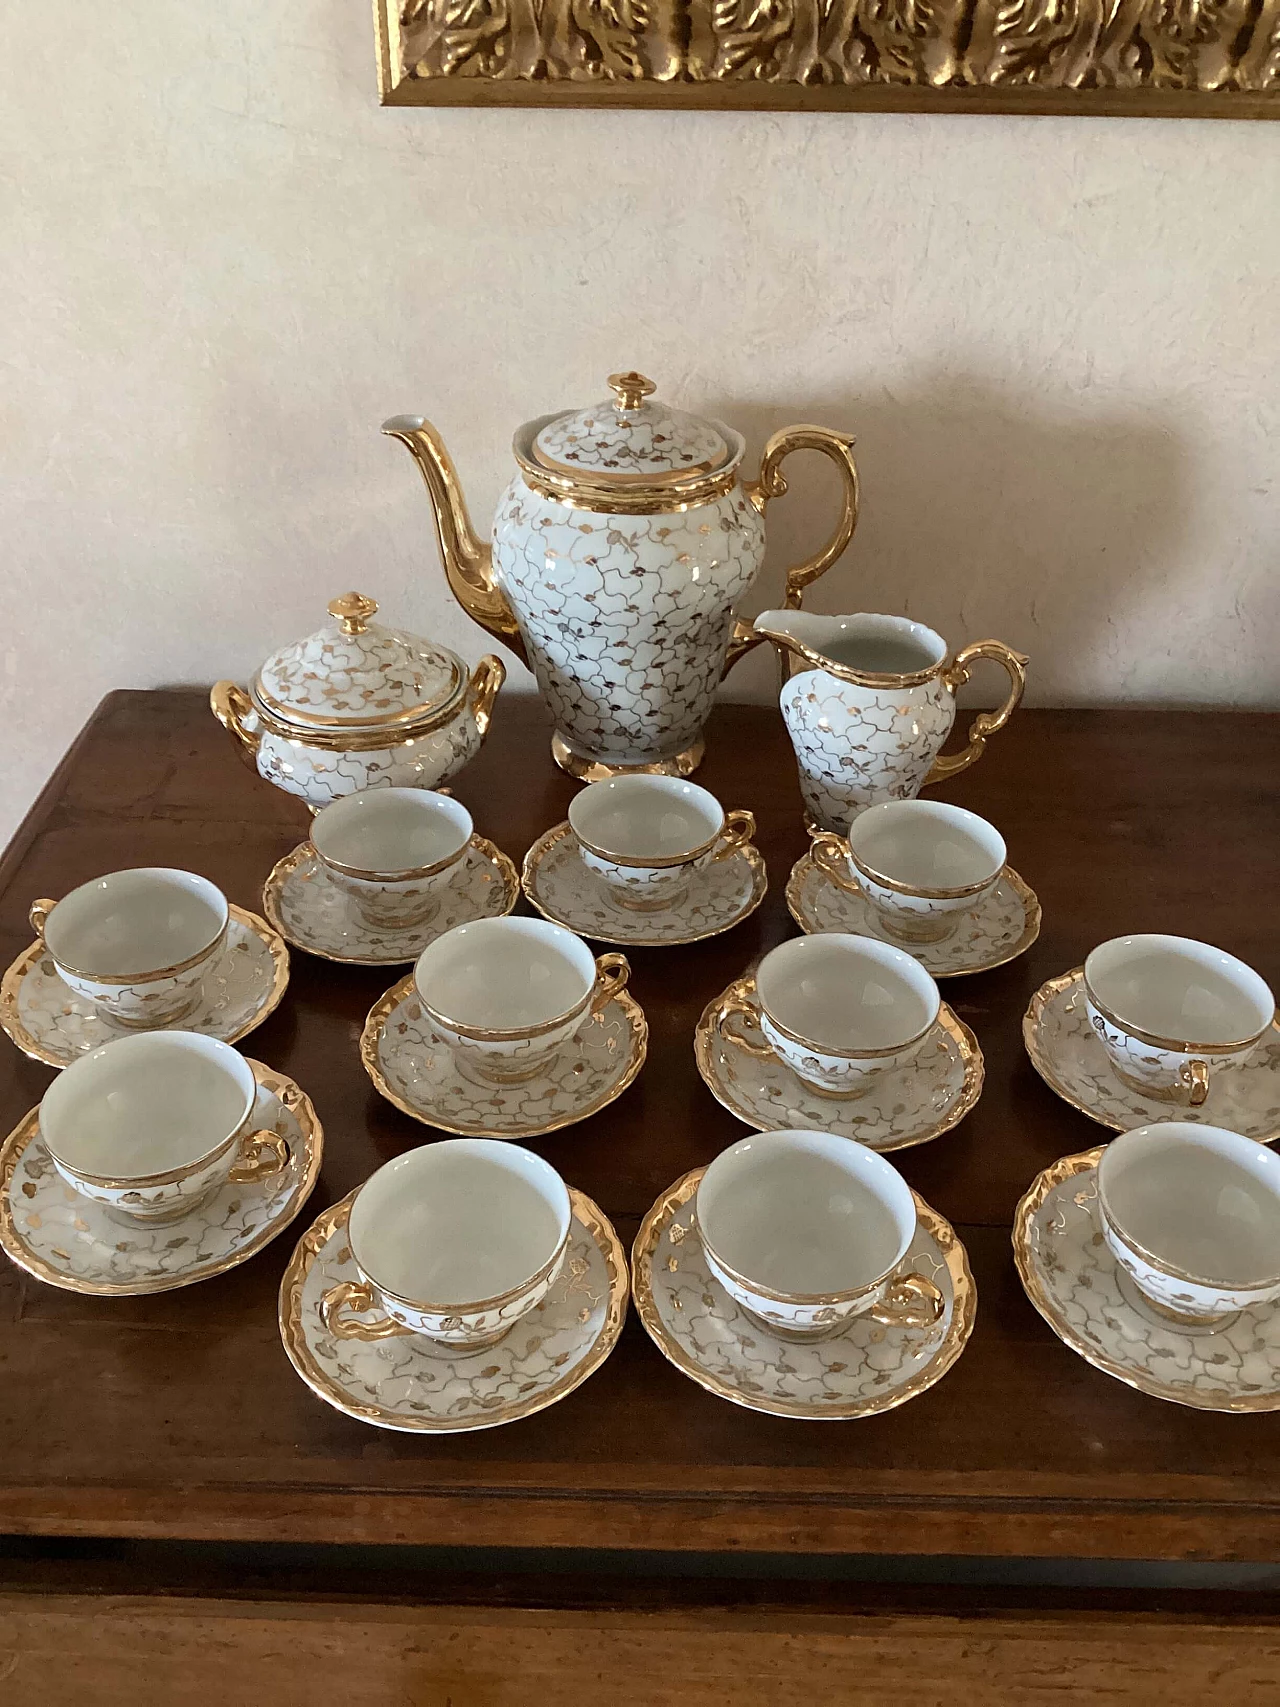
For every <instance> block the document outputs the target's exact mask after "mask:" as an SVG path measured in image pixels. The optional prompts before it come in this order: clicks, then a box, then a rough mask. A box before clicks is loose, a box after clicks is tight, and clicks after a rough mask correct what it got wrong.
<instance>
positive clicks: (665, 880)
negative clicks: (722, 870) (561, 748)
mask: <svg viewBox="0 0 1280 1707" xmlns="http://www.w3.org/2000/svg"><path fill="white" fill-rule="evenodd" d="M569 827H570V829H571V830H572V831H573V834H574V839H575V840H576V842H577V844H578V852H579V854H580V856H581V858H582V863H583V864H584V865H585V866H586V868H587V870H588V871H589V872H591V874H592V876H593V877H595V878H597V879H598V880H599V882H600V884H601V886H602V888H603V889H604V892H605V895H606V896H607V897H608V899H609V900H611V901H613V902H615V903H616V904H617V905H618V906H620V907H626V908H629V909H631V910H632V911H634V912H642V913H643V912H658V911H661V910H662V909H664V908H666V907H672V906H675V905H676V904H677V903H678V902H679V901H681V900H682V899H683V897H684V895H685V892H686V891H687V889H688V887H689V880H690V878H691V877H692V876H693V874H694V872H695V871H698V870H700V869H701V868H702V867H703V866H706V865H710V864H712V863H714V862H715V861H717V860H722V859H728V858H729V856H730V855H731V854H733V853H736V852H737V850H738V849H739V848H741V847H744V846H745V845H746V844H747V843H748V842H749V841H750V840H751V838H752V836H754V835H755V831H756V821H755V817H754V815H753V814H752V813H750V812H747V811H745V810H734V811H732V812H726V811H725V810H724V808H723V807H722V806H721V804H720V802H719V801H718V800H717V799H716V797H715V795H714V794H711V793H709V792H708V791H707V790H706V789H705V788H699V787H698V785H697V784H696V783H692V782H684V781H682V780H681V779H680V778H679V777H674V776H619V777H611V778H609V779H608V780H607V781H604V782H593V783H591V784H590V785H589V786H588V787H587V788H584V789H583V790H582V791H581V793H579V794H577V795H575V796H574V798H573V801H572V803H571V804H570V807H569Z"/></svg>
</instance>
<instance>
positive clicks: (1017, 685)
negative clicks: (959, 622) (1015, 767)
mask: <svg viewBox="0 0 1280 1707" xmlns="http://www.w3.org/2000/svg"><path fill="white" fill-rule="evenodd" d="M979 658H990V659H991V660H992V662H993V663H996V664H1000V665H1002V666H1003V667H1004V669H1005V670H1007V671H1008V674H1009V692H1008V693H1007V694H1006V696H1005V701H1004V704H1003V705H1002V706H1001V707H1000V708H999V710H997V711H980V712H979V713H978V715H977V716H976V717H975V718H974V720H973V722H972V723H971V724H970V725H969V744H968V746H967V747H965V748H964V749H963V750H962V751H961V752H958V753H949V754H947V755H946V756H945V757H942V758H936V759H935V760H934V761H933V767H932V769H931V770H930V772H929V774H928V776H927V777H925V779H924V781H923V782H922V783H921V784H920V786H921V788H928V786H929V784H930V783H933V782H943V781H945V779H946V778H947V777H949V776H958V775H959V774H960V772H961V771H962V770H967V769H968V768H969V766H970V765H971V764H972V763H973V761H974V760H975V759H980V758H981V757H982V754H983V750H984V749H985V747H986V745H987V736H988V735H994V734H995V732H996V730H997V729H1003V728H1004V726H1005V724H1006V723H1007V722H1008V721H1009V719H1010V718H1011V717H1012V716H1013V714H1014V712H1015V711H1016V710H1017V709H1018V702H1019V700H1021V698H1022V690H1023V688H1024V687H1026V685H1027V664H1028V662H1029V660H1028V658H1027V655H1026V653H1025V652H1015V651H1014V650H1013V648H1012V646H1006V645H1005V643H1004V641H1003V640H975V641H974V643H973V645H972V646H966V647H964V648H963V649H962V650H961V651H959V652H957V653H956V655H955V657H954V658H953V659H952V660H951V662H950V664H948V665H947V667H946V669H945V670H944V671H943V672H942V680H943V682H944V684H945V685H946V686H947V687H948V688H950V689H951V692H952V693H955V692H957V690H958V689H960V688H962V687H963V686H964V684H965V683H966V682H967V681H968V680H969V676H970V674H971V672H972V669H973V666H974V664H976V663H977V661H978V659H979Z"/></svg>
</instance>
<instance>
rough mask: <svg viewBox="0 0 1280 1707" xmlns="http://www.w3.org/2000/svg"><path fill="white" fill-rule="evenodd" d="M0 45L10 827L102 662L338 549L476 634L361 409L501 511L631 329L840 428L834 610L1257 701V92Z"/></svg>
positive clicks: (1274, 529) (310, 599) (335, 565)
mask: <svg viewBox="0 0 1280 1707" xmlns="http://www.w3.org/2000/svg"><path fill="white" fill-rule="evenodd" d="M0 39H2V40H3V42H4V52H3V56H2V57H0V255H2V256H3V264H2V265H0V446H2V456H0V551H2V555H0V564H2V565H3V569H2V570H0V573H2V574H3V581H4V587H5V592H6V618H7V620H6V622H5V624H4V627H3V631H2V634H0V662H2V668H0V714H2V716H3V723H4V728H5V731H6V739H5V742H4V755H5V756H4V759H3V761H2V764H3V776H2V778H0V782H2V787H0V833H3V832H7V830H8V829H9V828H11V826H12V824H13V823H14V822H15V821H16V819H17V817H18V815H19V814H20V812H21V811H22V810H23V809H24V808H25V806H26V805H27V803H28V801H29V799H30V798H31V796H32V795H33V794H34V793H35V791H36V789H37V788H38V786H39V784H40V782H41V781H42V779H43V778H44V776H45V775H46V773H47V772H48V770H49V769H50V768H51V766H52V765H53V763H54V762H55V761H56V759H57V757H58V755H59V754H60V753H61V752H62V750H63V749H64V748H65V746H66V744H67V743H68V742H69V740H70V739H71V737H72V736H73V734H74V733H75V731H76V729H77V728H78V727H79V725H80V724H81V722H82V721H83V720H84V718H85V717H86V716H87V714H88V713H89V711H90V710H91V709H92V707H93V705H94V704H95V703H96V701H97V700H98V698H99V697H100V696H101V695H102V694H103V693H104V692H106V691H107V690H108V689H109V688H112V687H114V686H118V685H135V686H153V685H158V684H166V683H175V682H205V681H209V680H211V679H212V678H213V677H215V676H218V675H232V676H237V677H240V678H242V679H243V678H244V677H245V676H246V675H247V674H248V673H249V671H250V670H251V669H252V668H253V666H254V665H255V664H256V663H258V662H259V661H260V660H261V658H262V657H263V655H264V654H265V653H266V651H267V650H268V649H270V648H271V647H273V646H274V645H276V644H277V643H278V642H280V641H283V640H287V639H291V638H294V637H296V636H298V635H300V634H302V633H304V632H306V631H308V630H309V629H310V628H312V627H313V626H316V625H317V624H318V622H319V621H320V620H321V619H322V617H323V612H324V605H325V603H326V601H327V600H328V599H329V598H330V597H331V596H332V595H333V594H334V593H336V592H339V591H341V590H343V589H345V588H347V587H349V586H353V585H354V586H356V587H359V588H360V589H361V590H364V591H368V592H370V593H372V594H374V595H375V596H376V597H377V598H378V599H379V600H380V601H381V602H382V605H383V608H384V611H385V613H386V616H387V618H388V619H389V620H391V621H398V622H401V623H404V624H405V625H407V626H411V627H416V628H418V629H420V630H424V631H428V632H430V633H432V634H435V635H438V636H439V637H440V638H442V639H445V640H447V641H449V642H450V643H452V644H454V645H455V646H457V647H458V648H459V649H460V650H462V651H463V652H465V653H466V654H467V655H468V656H469V657H471V658H473V659H474V658H475V657H477V656H478V655H479V653H480V652H481V651H482V650H483V649H484V637H483V636H482V635H481V634H480V632H479V631H478V630H476V629H474V628H473V627H472V626H471V625H470V624H469V623H468V622H467V621H466V619H464V618H463V617H462V616H461V614H460V613H459V612H458V611H457V610H456V609H454V608H453V607H452V606H451V605H450V603H449V600H448V598H447V596H446V593H445V588H444V584H443V581H442V579H441V577H440V575H439V572H438V569H437V568H436V566H435V564H434V561H433V557H434V553H433V548H432V546H431V544H430V541H429V538H428V532H427V529H428V517H427V509H426V499H425V494H424V493H423V491H422V490H421V487H420V482H419V480H418V476H417V474H416V472H415V470H414V469H413V467H412V465H411V463H410V461H409V459H408V457H407V456H406V454H405V452H404V451H403V450H402V449H401V448H400V447H399V446H396V445H394V444H392V443H391V442H390V441H387V440H384V439H382V438H381V437H380V436H379V435H378V433H377V430H376V429H377V426H378V423H379V422H380V421H381V420H382V418H383V417H384V416H385V415H388V414H391V413H395V412H399V411H402V410H423V411H426V412H427V413H429V414H431V415H432V416H433V417H434V418H435V420H436V421H437V423H438V424H439V425H440V426H441V427H442V428H443V429H444V430H445V432H446V433H447V435H448V437H449V439H450V441H451V443H452V447H453V449H454V452H455V455H456V457H457V460H458V462H459V465H460V467H461V469H462V472H463V474H464V477H465V480H466V483H467V486H468V488H469V491H470V493H471V500H472V508H473V511H474V512H475V514H476V516H477V518H478V519H479V520H481V521H484V520H486V519H487V516H488V513H489V510H490V508H491V506H492V504H493V501H494V499H495V498H496V495H497V493H498V491H499V489H500V487H501V484H502V483H503V481H504V480H505V478H506V474H507V467H508V461H507V446H508V442H509V439H510V434H511V430H512V428H513V427H514V426H515V425H516V424H517V423H518V422H520V421H521V420H523V419H525V418H527V417H528V416H530V415H534V414H541V413H543V412H545V411H547V410H549V409H552V408H555V407H557V406H561V405H573V404H582V403H585V402H587V401H590V400H593V399H595V398H597V397H598V396H600V395H601V394H602V392H603V379H604V376H605V375H606V374H608V373H609V372H610V371H611V370H612V369H614V368H618V367H623V366H632V365H634V366H638V367H640V368H642V369H644V370H645V371H646V372H648V373H650V374H651V375H652V376H653V377H655V378H656V379H658V380H660V382H661V388H662V393H663V395H664V396H666V397H667V398H669V399H670V400H671V401H673V402H678V403H680V404H682V405H684V406H686V407H690V408H695V409H704V410H708V411H710V412H712V413H716V414H722V415H723V416H724V417H725V418H726V419H728V420H730V421H731V422H733V423H734V424H735V425H737V426H739V427H741V428H742V429H743V430H745V431H746V432H747V434H748V436H749V439H750V442H751V444H752V446H753V448H757V449H758V447H759V445H760V444H761V443H762V442H763V440H764V438H765V437H766V436H767V434H768V432H769V431H771V430H772V429H773V428H775V427H777V426H780V425H782V424H784V423H786V422H788V421H793V420H800V419H806V418H809V419H814V420H818V421H822V422H826V423H828V424H831V425H841V426H848V427H849V428H851V429H852V430H854V431H855V432H856V433H857V435H858V440H859V449H858V457H859V462H860V467H861V471H862V475H863V485H864V499H865V508H864V517H863V522H862V525H861V527H860V529H859V533H858V536H857V538H856V539H855V542H854V545H853V547H852V549H851V550H850V552H849V553H848V555H847V556H846V557H845V559H844V560H843V562H842V563H841V564H840V565H839V566H838V567H837V568H836V569H835V570H834V571H833V572H832V573H831V574H830V576H829V577H828V578H827V580H826V582H825V583H823V584H822V586H821V587H820V589H819V590H818V592H817V594H816V596H815V597H814V598H813V599H812V601H811V602H812V603H813V604H814V605H815V606H816V607H819V608H826V609H832V610H849V609H859V608H868V607H870V608H879V609H885V610H905V611H909V612H910V613H911V614H912V615H913V616H918V617H920V618H923V619H925V620H927V621H929V622H931V623H933V624H934V625H935V626H937V627H938V628H940V629H941V630H942V632H943V633H944V634H945V635H946V636H947V637H948V638H949V639H951V640H953V641H956V642H960V641H963V640H969V639H975V638H978V637H979V636H981V635H985V634H987V633H994V634H997V635H999V636H1000V637H1002V638H1004V639H1006V640H1008V641H1010V642H1012V643H1014V644H1016V645H1019V646H1021V647H1023V648H1024V649H1025V650H1027V651H1029V652H1030V653H1031V654H1032V658H1033V662H1032V678H1031V679H1032V683H1033V692H1034V697H1035V698H1036V699H1038V700H1039V701H1041V702H1048V703H1055V702H1058V703H1061V702H1071V701H1076V702H1079V701H1084V702H1089V701H1099V702H1107V701H1116V700H1121V699H1144V700H1153V701H1181V702H1202V701H1213V702H1227V703H1248V704H1275V703H1277V702H1278V701H1280V687H1278V684H1277V678H1276V666H1275V656H1276V636H1277V627H1278V624H1277V616H1278V615H1280V612H1278V608H1277V599H1278V593H1277V587H1278V582H1277V574H1276V571H1277V566H1278V564H1277V560H1278V558H1280V527H1278V526H1277V516H1276V503H1275V494H1276V476H1275V467H1276V443H1277V432H1276V429H1277V427H1280V394H1278V393H1277V389H1276V375H1277V372H1278V371H1280V312H1278V311H1277V302H1278V301H1280V298H1278V296H1277V272H1278V270H1280V268H1278V263H1280V220H1278V219H1277V209H1280V125H1265V124H1252V125H1249V124H1210V123H1191V122H1185V121H1179V122H1162V123H1156V122H1149V121H1148V122H1120V121H1115V120H1111V121H1092V120H1073V119H1028V120H1018V119H977V118H975V119H965V118H948V117H937V118H918V117H901V116H870V115H868V116H823V117H806V116H798V115H797V116H785V117H773V116H768V115H764V114H760V115H756V114H745V115H738V116H730V115H726V116H720V115H716V114H712V113H705V114H688V115H672V116H664V115H660V114H655V113H605V112H594V113H593V112H582V113H569V112H555V113H551V112H468V111H461V110H455V111H448V110H439V111H417V112H412V111H385V112H384V111H381V110H379V108H378V107H377V104H376V98H375V92H374V72H373V44H372V29H371V23H370V18H369V15H368V7H367V6H366V5H365V4H363V3H362V0H293V3H292V4H288V5H263V4H262V0H220V4H219V5H217V6H209V5H198V4H192V3H185V4H181V5H178V4H169V5H161V4H158V3H157V0H117V3H115V4H113V5H112V6H110V7H108V8H105V9H104V8H102V7H100V6H97V5H93V6H91V5H89V4H88V3H87V0H64V4H63V5H61V6H59V7H56V8H54V10H53V12H52V13H51V12H50V10H49V9H48V8H47V7H43V6H39V5H33V4H31V3H30V0H0ZM794 493H795V499H794V501H792V500H790V499H789V500H786V501H784V502H783V503H781V504H779V505H777V506H775V508H774V511H773V514H772V516H771V551H770V563H771V569H770V573H769V575H768V576H767V577H766V580H765V584H764V585H763V586H762V588H761V589H760V594H759V598H758V601H757V602H758V603H767V602H771V600H772V597H773V595H774V593H775V591H776V587H777V584H778V578H779V572H780V567H781V565H782V564H783V563H784V562H785V561H786V560H787V559H788V558H790V557H794V556H795V555H796V554H797V553H798V552H799V551H800V550H801V549H802V548H804V547H806V546H807V545H809V544H811V543H813V542H816V540H817V538H818V537H819V536H820V535H821V533H822V531H823V529H824V527H825V525H826V524H825V510H826V506H827V505H829V504H830V502H831V500H832V491H831V487H830V485H829V484H828V480H827V477H826V475H825V471H824V470H823V469H822V468H821V467H819V468H817V469H815V470H814V471H813V472H812V473H811V474H810V473H808V472H806V474H805V475H804V477H803V478H798V479H797V480H796V481H795V483H794ZM806 499H812V504H811V505H809V504H806ZM766 595H767V596H766ZM513 674H515V672H513ZM741 677H742V679H741V680H740V681H738V683H737V690H736V691H742V692H753V691H763V689H764V688H765V686H766V684H767V681H768V675H767V672H766V671H765V669H764V668H763V660H754V661H753V663H752V665H751V666H749V667H748V668H746V669H744V671H743V672H741Z"/></svg>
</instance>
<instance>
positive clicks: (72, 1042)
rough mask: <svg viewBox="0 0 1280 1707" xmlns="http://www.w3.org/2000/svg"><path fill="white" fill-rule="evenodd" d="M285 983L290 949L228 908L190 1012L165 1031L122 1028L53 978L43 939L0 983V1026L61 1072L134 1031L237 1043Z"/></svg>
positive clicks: (274, 1003) (244, 912)
mask: <svg viewBox="0 0 1280 1707" xmlns="http://www.w3.org/2000/svg"><path fill="white" fill-rule="evenodd" d="M288 982H289V950H288V949H287V948H286V947H285V943H284V939H283V937H282V936H281V935H280V934H279V932H277V931H275V930H273V929H272V928H271V926H270V925H269V924H268V923H267V922H266V920H265V919H262V918H259V916H258V915H257V913H251V912H250V911H249V910H248V908H247V907H237V906H234V905H233V906H232V908H231V919H230V923H229V924H228V926H227V943H226V947H225V949H224V950H223V952H222V954H221V955H220V956H219V958H218V959H217V960H216V961H215V963H214V965H213V967H212V970H211V971H210V972H209V973H208V975H207V976H206V978H205V981H204V993H203V995H202V996H201V999H200V1001H199V1003H198V1005H197V1006H196V1008H195V1009H194V1011H193V1012H191V1013H189V1014H186V1015H184V1017H183V1018H182V1019H181V1020H176V1021H174V1022H173V1023H172V1026H171V1027H160V1026H157V1027H147V1026H123V1025H120V1024H118V1023H117V1022H116V1021H115V1020H112V1019H109V1018H107V1016H106V1015H105V1014H103V1013H102V1012H101V1011H100V1010H99V1009H97V1008H95V1007H94V1005H93V1003H92V1002H90V1001H89V1000H88V999H87V998H86V997H84V996H78V995H77V994H76V993H75V992H74V991H73V990H72V989H71V988H70V987H69V986H68V985H67V984H65V983H64V982H63V980H62V978H61V977H60V976H59V975H58V969H57V967H56V966H55V965H54V964H53V959H52V957H51V956H50V954H49V953H48V951H47V950H46V948H45V946H44V944H43V943H41V942H34V943H32V945H31V947H30V948H28V949H25V950H24V951H23V952H22V953H21V954H20V955H19V956H18V958H17V959H16V960H15V961H14V962H13V964H12V965H11V966H10V967H9V970H8V971H7V972H6V973H5V975H4V978H3V981H0V1026H3V1027H4V1029H5V1031H6V1032H8V1034H9V1036H10V1037H11V1038H12V1039H13V1041H14V1042H15V1043H16V1044H17V1046H18V1048H19V1049H21V1051H22V1053H23V1054H24V1055H29V1056H30V1057H31V1059H32V1060H33V1061H43V1062H44V1063H45V1065H46V1066H47V1067H65V1066H67V1065H68V1064H69V1063H70V1062H72V1061H74V1060H75V1059H76V1057H77V1056H78V1055H84V1054H86V1053H87V1052H88V1051H89V1050H90V1049H97V1048H98V1047H99V1046H100V1045H101V1044H103V1043H110V1042H111V1041H112V1039H113V1038H116V1037H136V1036H137V1034H138V1032H139V1031H145V1030H166V1029H181V1030H183V1031H199V1032H203V1033H204V1034H205V1035H207V1036H209V1037H217V1038H220V1039H221V1041H222V1042H223V1043H238V1042H239V1041H240V1039H241V1038H242V1037H247V1036H248V1034H249V1033H250V1032H251V1031H253V1030H255V1029H256V1028H257V1027H258V1026H260V1025H261V1024H262V1022H263V1021H264V1020H265V1019H267V1018H269V1016H270V1015H271V1014H273V1013H274V1012H275V1010H276V1009H277V1008H278V1007H279V1005H280V1000H281V997H282V996H283V995H284V992H285V987H286V986H287V984H288Z"/></svg>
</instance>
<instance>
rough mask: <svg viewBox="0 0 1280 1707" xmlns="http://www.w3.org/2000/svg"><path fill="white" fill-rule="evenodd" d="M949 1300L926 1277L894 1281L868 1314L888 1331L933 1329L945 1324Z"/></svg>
mask: <svg viewBox="0 0 1280 1707" xmlns="http://www.w3.org/2000/svg"><path fill="white" fill-rule="evenodd" d="M945 1309H946V1299H945V1298H944V1297H943V1296H942V1292H941V1290H940V1288H938V1287H937V1286H935V1285H934V1283H933V1281H932V1280H928V1279H926V1278H925V1276H924V1275H923V1274H914V1273H912V1274H904V1275H900V1276H899V1277H898V1279H896V1280H891V1281H890V1282H889V1284H888V1286H886V1287H885V1289H884V1292H883V1294H882V1295H881V1297H879V1298H878V1299H877V1300H876V1302H875V1303H874V1304H873V1305H872V1306H871V1309H870V1310H869V1311H868V1312H867V1314H868V1315H869V1316H870V1317H871V1319H872V1320H873V1321H876V1322H880V1323H881V1324H883V1326H885V1327H887V1328H931V1327H932V1326H933V1325H934V1323H935V1322H939V1321H941V1320H942V1312H943V1310H945Z"/></svg>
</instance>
